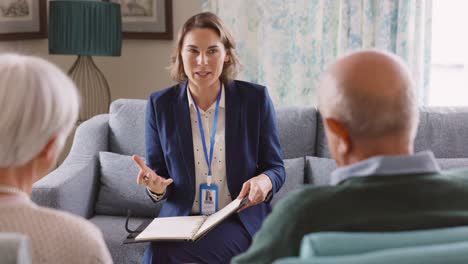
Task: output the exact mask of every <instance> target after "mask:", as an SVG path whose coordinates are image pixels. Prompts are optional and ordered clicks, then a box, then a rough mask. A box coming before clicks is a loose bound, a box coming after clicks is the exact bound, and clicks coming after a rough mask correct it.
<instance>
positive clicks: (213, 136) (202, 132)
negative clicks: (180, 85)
mask: <svg viewBox="0 0 468 264" xmlns="http://www.w3.org/2000/svg"><path fill="white" fill-rule="evenodd" d="M222 91H223V89H222V86H221V87H220V88H219V93H218V98H217V99H216V108H215V116H214V121H213V131H212V132H211V139H210V157H209V159H208V151H207V149H206V142H205V130H204V129H203V123H202V118H201V114H200V109H198V106H197V102H195V99H193V96H192V94H190V96H192V100H193V104H194V105H195V109H197V116H198V127H199V128H200V136H201V140H202V145H203V153H204V154H205V161H206V165H207V166H208V177H207V179H206V184H207V185H208V186H210V185H211V176H212V174H211V162H212V161H213V150H214V143H215V134H216V126H217V124H218V113H219V102H220V101H221V93H222Z"/></svg>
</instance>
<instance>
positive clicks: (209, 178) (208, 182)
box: [206, 175, 213, 186]
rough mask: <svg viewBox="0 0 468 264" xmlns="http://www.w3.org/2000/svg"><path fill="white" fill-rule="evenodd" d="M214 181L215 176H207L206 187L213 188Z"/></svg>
mask: <svg viewBox="0 0 468 264" xmlns="http://www.w3.org/2000/svg"><path fill="white" fill-rule="evenodd" d="M212 181H213V176H211V175H208V176H206V185H208V186H211V182H212Z"/></svg>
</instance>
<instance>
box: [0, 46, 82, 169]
mask: <svg viewBox="0 0 468 264" xmlns="http://www.w3.org/2000/svg"><path fill="white" fill-rule="evenodd" d="M78 108H79V96H78V92H77V90H76V88H75V85H74V84H73V82H72V81H71V80H70V79H69V78H68V77H67V76H66V75H65V74H64V73H63V72H62V71H61V70H60V69H59V68H58V67H56V66H55V65H53V64H51V63H49V62H47V61H45V60H43V59H40V58H36V57H31V56H23V55H18V54H0V149H1V151H0V167H10V166H20V165H23V164H25V163H27V162H29V161H31V160H32V159H33V158H34V157H36V156H37V155H38V154H39V153H40V152H41V151H42V149H43V148H44V147H45V145H46V144H47V143H48V142H49V141H50V140H51V139H52V138H53V137H54V136H56V137H57V142H58V146H59V148H60V149H61V148H62V147H63V144H64V142H65V139H66V136H67V135H68V133H69V132H70V131H71V129H72V127H73V124H75V122H76V120H77V118H78V111H79V109H78Z"/></svg>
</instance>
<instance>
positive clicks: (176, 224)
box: [135, 215, 206, 241]
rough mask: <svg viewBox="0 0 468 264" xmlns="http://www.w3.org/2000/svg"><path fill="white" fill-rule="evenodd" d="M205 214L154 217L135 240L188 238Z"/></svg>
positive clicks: (191, 235)
mask: <svg viewBox="0 0 468 264" xmlns="http://www.w3.org/2000/svg"><path fill="white" fill-rule="evenodd" d="M205 218H206V216H204V215H200V216H178V217H161V218H155V219H154V220H153V221H152V222H151V223H150V224H149V225H148V227H146V228H145V230H143V232H141V233H140V234H139V235H138V236H137V237H136V238H135V240H136V241H138V240H189V239H191V238H192V237H193V234H195V232H196V231H197V230H198V228H199V227H200V225H201V224H202V223H203V221H204V219H205Z"/></svg>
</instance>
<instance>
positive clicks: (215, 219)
mask: <svg viewBox="0 0 468 264" xmlns="http://www.w3.org/2000/svg"><path fill="white" fill-rule="evenodd" d="M241 202H242V200H241V199H234V201H232V202H231V203H229V204H228V205H226V206H225V207H224V208H223V209H221V210H219V211H218V212H216V213H214V214H212V215H210V216H208V218H206V220H205V222H204V223H203V225H202V226H201V227H200V229H199V230H198V232H197V233H196V234H195V236H194V239H196V238H197V237H198V236H200V235H202V234H204V233H205V232H206V231H208V230H209V229H210V228H212V227H213V226H214V225H216V224H217V223H219V222H221V221H223V220H224V219H225V218H226V217H228V216H229V215H231V214H232V213H234V212H235V211H236V210H237V209H238V208H239V206H240V204H241Z"/></svg>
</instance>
